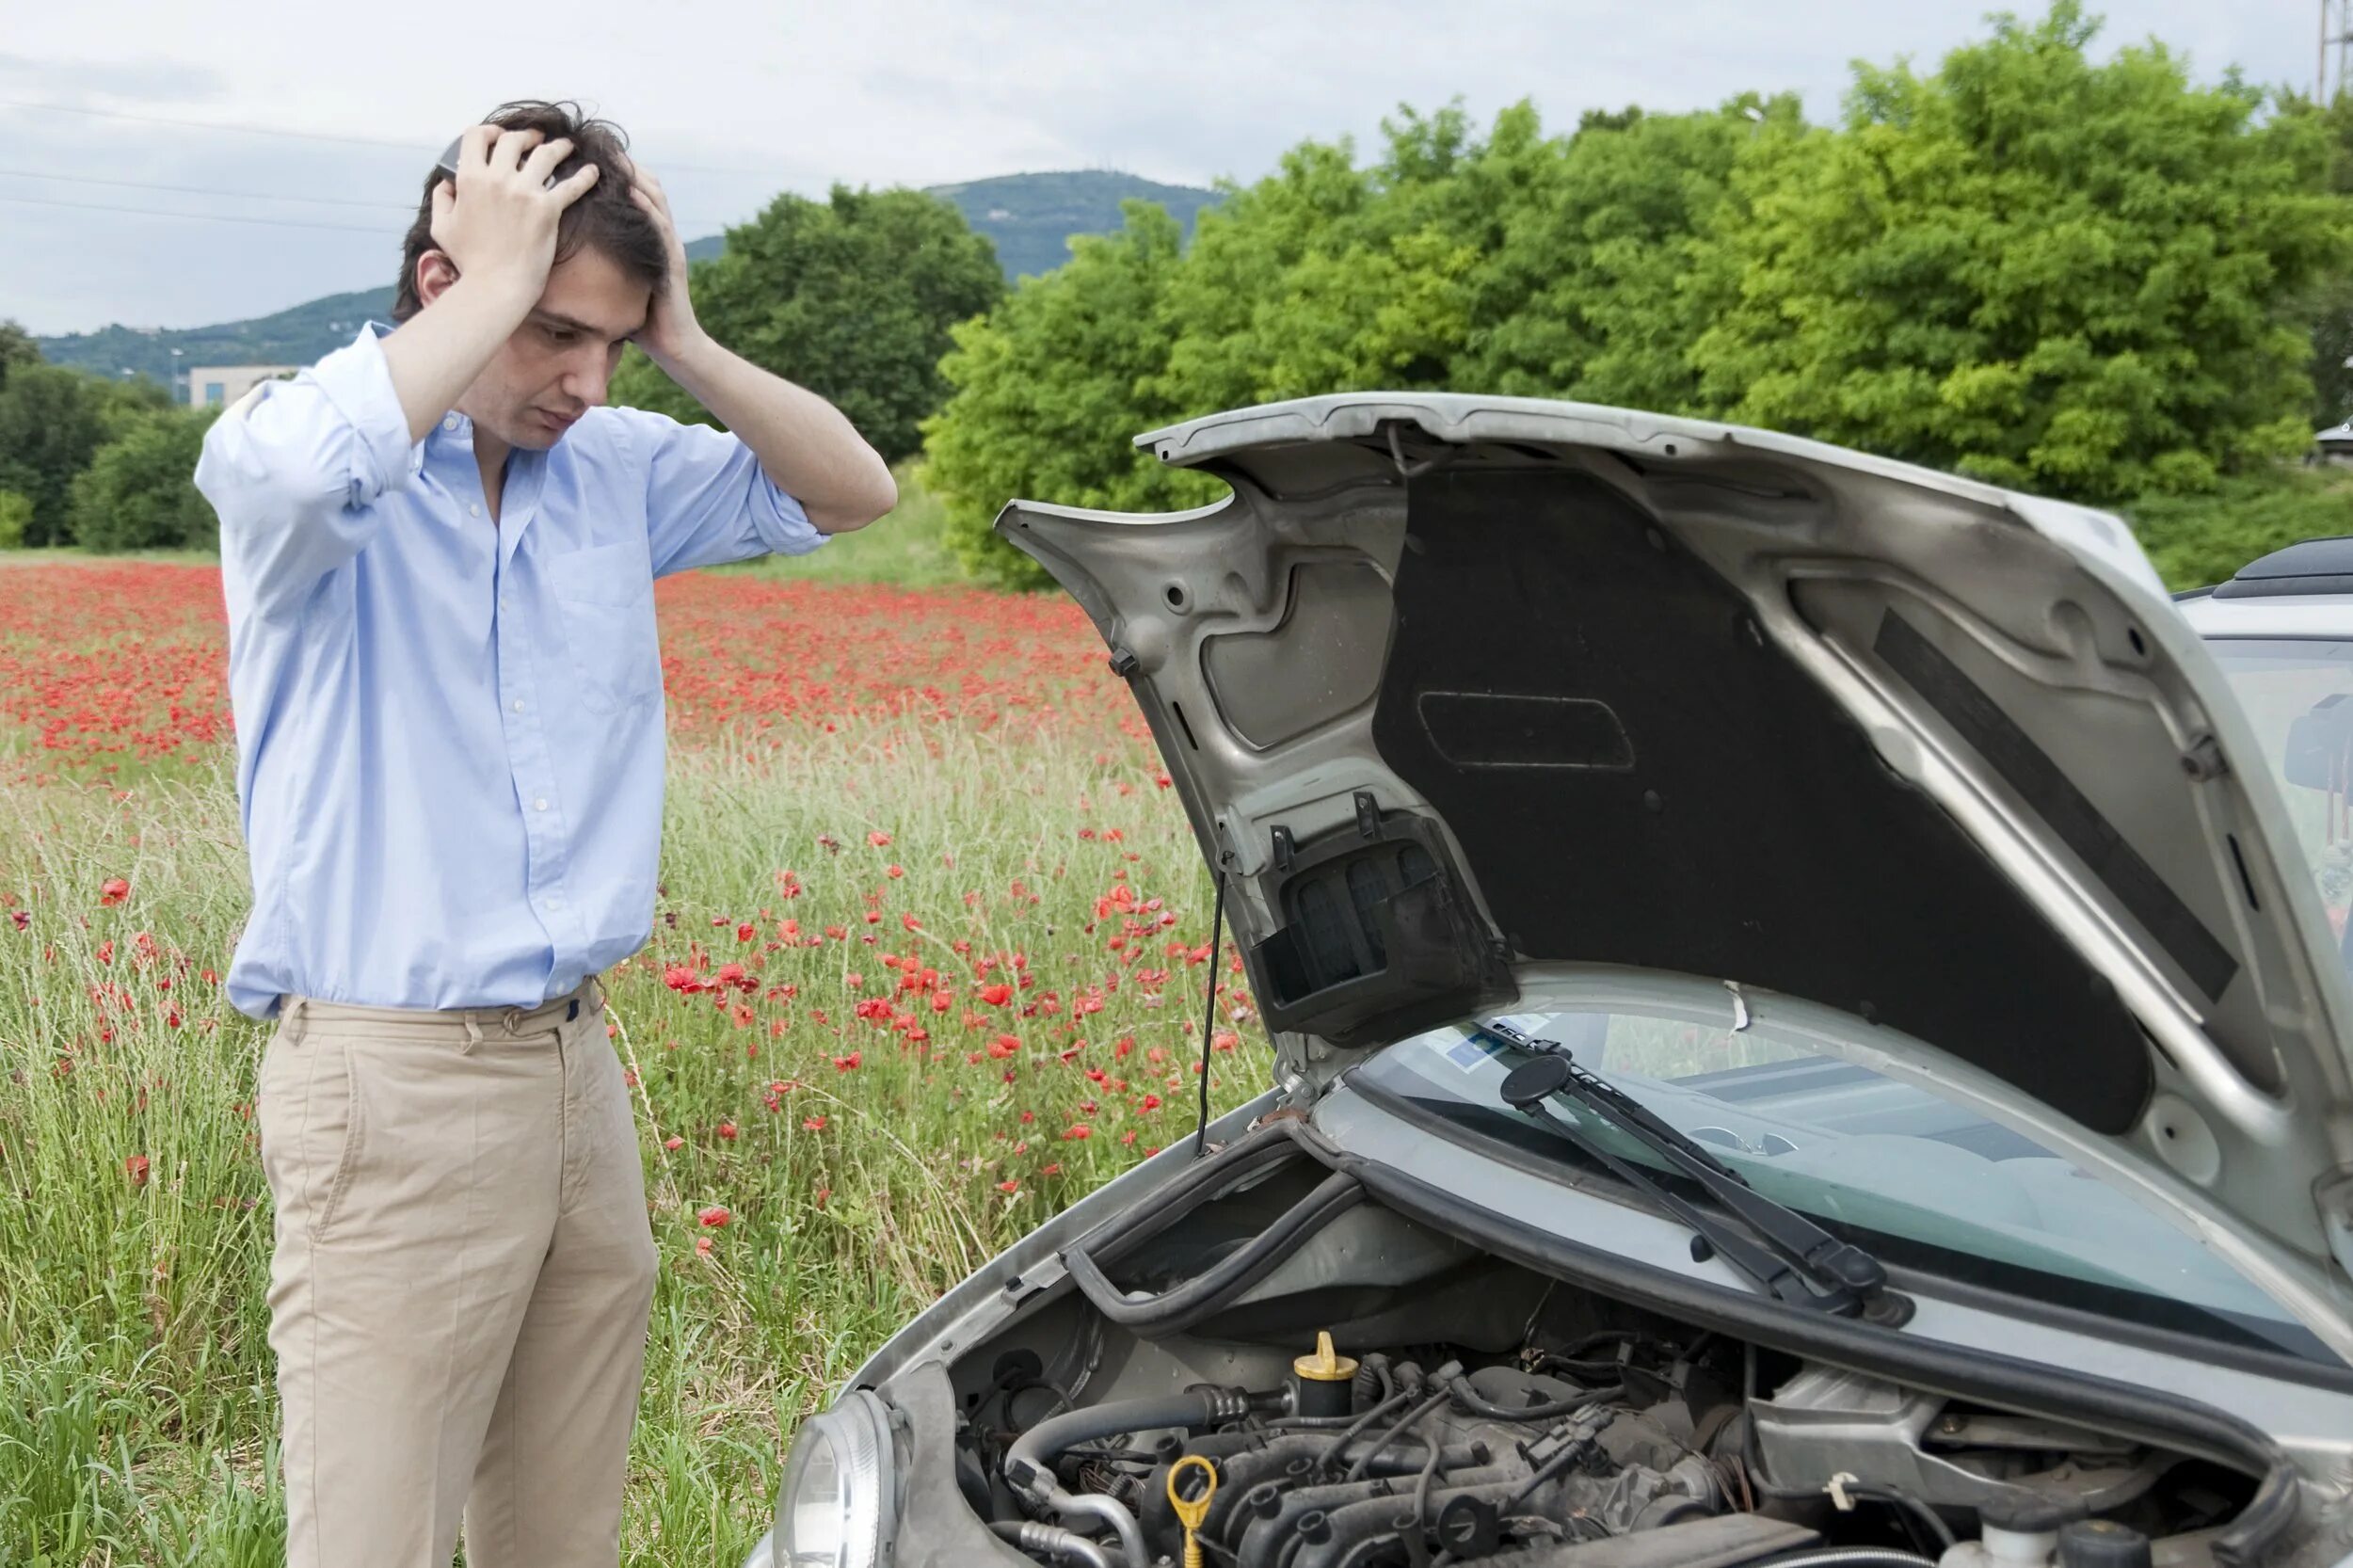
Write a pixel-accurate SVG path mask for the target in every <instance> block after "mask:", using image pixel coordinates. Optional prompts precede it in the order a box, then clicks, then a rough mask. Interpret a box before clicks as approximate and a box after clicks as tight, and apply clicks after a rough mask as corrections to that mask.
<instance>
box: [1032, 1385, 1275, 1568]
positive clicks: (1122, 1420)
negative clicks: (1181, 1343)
mask: <svg viewBox="0 0 2353 1568" xmlns="http://www.w3.org/2000/svg"><path fill="white" fill-rule="evenodd" d="M1249 1408H1250V1403H1249V1396H1248V1395H1247V1394H1245V1393H1243V1392H1242V1391H1241V1389H1239V1388H1189V1389H1187V1390H1186V1391H1185V1392H1183V1393H1181V1394H1164V1395H1161V1396H1160V1397H1159V1398H1157V1399H1149V1400H1113V1401H1112V1402H1110V1403H1108V1404H1096V1405H1087V1406H1085V1407H1083V1408H1081V1409H1079V1410H1072V1411H1067V1412H1065V1413H1064V1414H1063V1415H1060V1416H1052V1417H1049V1418H1048V1419H1047V1420H1043V1421H1040V1422H1039V1423H1038V1424H1037V1425H1035V1426H1033V1427H1032V1428H1031V1429H1030V1430H1029V1431H1027V1432H1023V1433H1022V1434H1021V1435H1020V1436H1019V1437H1017V1438H1016V1439H1015V1440H1014V1445H1013V1447H1012V1448H1010V1449H1009V1450H1007V1451H1006V1454H1005V1464H1004V1476H1005V1480H1008V1481H1010V1482H1012V1483H1013V1489H1014V1490H1015V1491H1016V1492H1018V1493H1020V1494H1021V1496H1024V1497H1026V1498H1028V1499H1029V1500H1030V1501H1031V1502H1032V1504H1034V1505H1036V1506H1037V1507H1039V1508H1043V1509H1046V1510H1048V1511H1050V1512H1054V1513H1057V1514H1060V1515H1062V1516H1063V1517H1064V1518H1069V1517H1071V1516H1073V1515H1077V1516H1080V1517H1083V1518H1090V1519H1095V1520H1098V1521H1100V1522H1101V1523H1102V1524H1103V1525H1104V1526H1105V1527H1106V1528H1109V1529H1110V1530H1112V1532H1113V1533H1114V1534H1116V1535H1117V1536H1118V1537H1119V1544H1120V1549H1121V1551H1122V1553H1123V1554H1125V1556H1126V1557H1127V1559H1128V1568H1151V1559H1150V1558H1149V1557H1148V1556H1146V1555H1145V1553H1144V1532H1143V1531H1142V1530H1141V1529H1139V1528H1137V1526H1136V1518H1135V1515H1134V1514H1132V1513H1130V1512H1128V1511H1127V1509H1125V1508H1124V1507H1122V1506H1121V1505H1120V1504H1118V1503H1117V1502H1115V1501H1113V1500H1112V1499H1111V1498H1110V1497H1106V1496H1100V1495H1099V1494H1095V1493H1086V1494H1074V1493H1072V1492H1070V1491H1068V1490H1066V1489H1064V1486H1063V1483H1062V1481H1061V1479H1060V1478H1058V1477H1057V1476H1056V1475H1055V1474H1054V1461H1055V1460H1056V1459H1057V1458H1058V1457H1060V1455H1061V1453H1062V1451H1063V1450H1064V1448H1075V1447H1077V1446H1078V1445H1079V1444H1081V1443H1093V1442H1096V1441H1097V1440H1098V1439H1101V1438H1105V1437H1111V1436H1113V1435H1115V1434H1117V1433H1119V1432H1150V1431H1153V1430H1155V1429H1157V1428H1161V1427H1182V1428H1184V1429H1185V1430H1186V1431H1188V1432H1190V1431H1191V1430H1192V1429H1193V1428H1194V1427H1206V1426H1213V1425H1215V1424H1216V1423H1218V1422H1220V1421H1235V1420H1240V1419H1241V1417H1242V1416H1244V1415H1246V1414H1247V1413H1248V1411H1249Z"/></svg>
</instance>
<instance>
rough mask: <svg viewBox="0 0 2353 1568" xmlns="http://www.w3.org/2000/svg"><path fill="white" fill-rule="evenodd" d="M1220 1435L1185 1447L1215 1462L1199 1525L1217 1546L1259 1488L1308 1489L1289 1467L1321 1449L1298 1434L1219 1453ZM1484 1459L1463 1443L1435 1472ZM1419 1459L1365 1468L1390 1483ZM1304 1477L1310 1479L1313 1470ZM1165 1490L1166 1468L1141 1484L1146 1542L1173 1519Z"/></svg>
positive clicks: (1403, 1456)
mask: <svg viewBox="0 0 2353 1568" xmlns="http://www.w3.org/2000/svg"><path fill="white" fill-rule="evenodd" d="M1223 1435H1224V1434H1223V1433H1212V1434H1211V1435H1209V1436H1208V1437H1205V1438H1201V1439H1199V1440H1197V1441H1195V1442H1193V1443H1190V1444H1187V1445H1186V1451H1187V1452H1188V1453H1197V1454H1199V1455H1201V1456H1202V1457H1203V1458H1205V1459H1211V1460H1215V1461H1217V1496H1215V1497H1214V1498H1212V1499H1211V1500H1210V1502H1209V1515H1208V1517H1207V1518H1206V1519H1205V1520H1204V1521H1203V1523H1202V1526H1201V1533H1202V1534H1204V1535H1206V1536H1208V1537H1209V1538H1211V1539H1213V1540H1220V1541H1222V1540H1224V1539H1225V1521H1226V1520H1227V1518H1228V1517H1230V1516H1231V1515H1232V1514H1233V1512H1234V1511H1235V1510H1236V1509H1238V1508H1241V1507H1242V1506H1243V1505H1244V1503H1245V1501H1246V1500H1247V1499H1249V1498H1250V1497H1251V1496H1252V1495H1253V1493H1254V1492H1256V1491H1257V1488H1258V1487H1260V1486H1262V1485H1263V1486H1270V1487H1273V1488H1274V1489H1276V1490H1278V1491H1279V1490H1280V1489H1282V1488H1283V1487H1284V1486H1285V1485H1286V1484H1287V1483H1289V1482H1293V1481H1296V1482H1297V1483H1298V1484H1301V1485H1307V1484H1312V1482H1311V1481H1309V1480H1307V1479H1306V1477H1305V1475H1300V1476H1295V1475H1294V1474H1293V1471H1292V1466H1293V1465H1295V1464H1300V1462H1302V1461H1306V1462H1308V1463H1309V1464H1310V1465H1312V1464H1314V1462H1315V1461H1316V1460H1317V1459H1318V1456H1319V1455H1320V1454H1321V1450H1322V1448H1323V1444H1322V1441H1321V1439H1319V1438H1317V1437H1315V1436H1313V1435H1311V1434H1309V1433H1305V1432H1300V1433H1294V1434H1291V1435H1288V1436H1279V1437H1276V1438H1274V1439H1273V1440H1272V1441H1271V1442H1267V1443H1265V1446H1264V1447H1262V1448H1252V1449H1249V1450H1248V1451H1235V1450H1230V1449H1229V1450H1226V1451H1225V1452H1220V1451H1219V1448H1218V1440H1219V1438H1220V1437H1221V1436H1223ZM1426 1446H1427V1445H1425V1447H1426ZM1489 1457H1490V1456H1489V1454H1488V1451H1487V1448H1486V1445H1484V1444H1482V1443H1464V1444H1457V1445H1454V1446H1452V1447H1449V1448H1445V1449H1443V1450H1441V1451H1440V1453H1439V1456H1438V1464H1439V1466H1440V1468H1442V1469H1444V1470H1445V1471H1447V1472H1448V1473H1449V1474H1451V1473H1453V1472H1455V1471H1457V1470H1467V1469H1470V1468H1472V1467H1474V1466H1476V1465H1482V1464H1487V1463H1488V1461H1489ZM1424 1459H1425V1456H1424V1455H1422V1454H1419V1453H1415V1452H1410V1451H1407V1452H1392V1453H1385V1454H1383V1455H1382V1456H1381V1459H1380V1461H1379V1462H1378V1463H1376V1464H1372V1465H1371V1466H1369V1470H1368V1472H1367V1473H1368V1474H1369V1476H1370V1477H1371V1478H1372V1479H1374V1480H1394V1479H1395V1478H1397V1477H1400V1476H1409V1475H1412V1474H1413V1473H1414V1471H1415V1470H1416V1468H1417V1467H1418V1466H1419V1465H1420V1464H1422V1463H1423V1462H1424ZM1306 1474H1307V1475H1312V1474H1313V1471H1312V1469H1310V1470H1309V1471H1307V1472H1306ZM1167 1489H1168V1471H1167V1469H1166V1468H1165V1467H1163V1468H1160V1469H1157V1470H1155V1471H1153V1472H1152V1476H1151V1479H1150V1480H1146V1481H1145V1482H1144V1507H1143V1509H1142V1510H1141V1511H1140V1512H1139V1517H1138V1522H1139V1523H1140V1524H1142V1525H1143V1527H1144V1537H1145V1539H1147V1540H1149V1539H1152V1538H1153V1537H1154V1536H1156V1535H1158V1534H1160V1533H1163V1532H1164V1530H1165V1529H1166V1528H1168V1527H1169V1526H1170V1524H1171V1523H1172V1521H1173V1520H1174V1519H1175V1517H1176V1515H1175V1512H1174V1511H1173V1510H1172V1509H1171V1508H1170V1506H1169V1504H1168V1500H1167Z"/></svg>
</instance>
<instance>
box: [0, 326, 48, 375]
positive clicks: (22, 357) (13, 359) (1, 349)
mask: <svg viewBox="0 0 2353 1568" xmlns="http://www.w3.org/2000/svg"><path fill="white" fill-rule="evenodd" d="M39 363H40V344H37V343H35V342H34V341H33V335H32V334H31V333H30V332H27V331H26V330H24V328H22V327H20V326H18V325H17V324H16V323H15V322H13V321H0V387H4V386H6V385H8V372H9V371H11V370H13V369H15V368H16V367H17V366H18V365H37V364H39Z"/></svg>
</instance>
